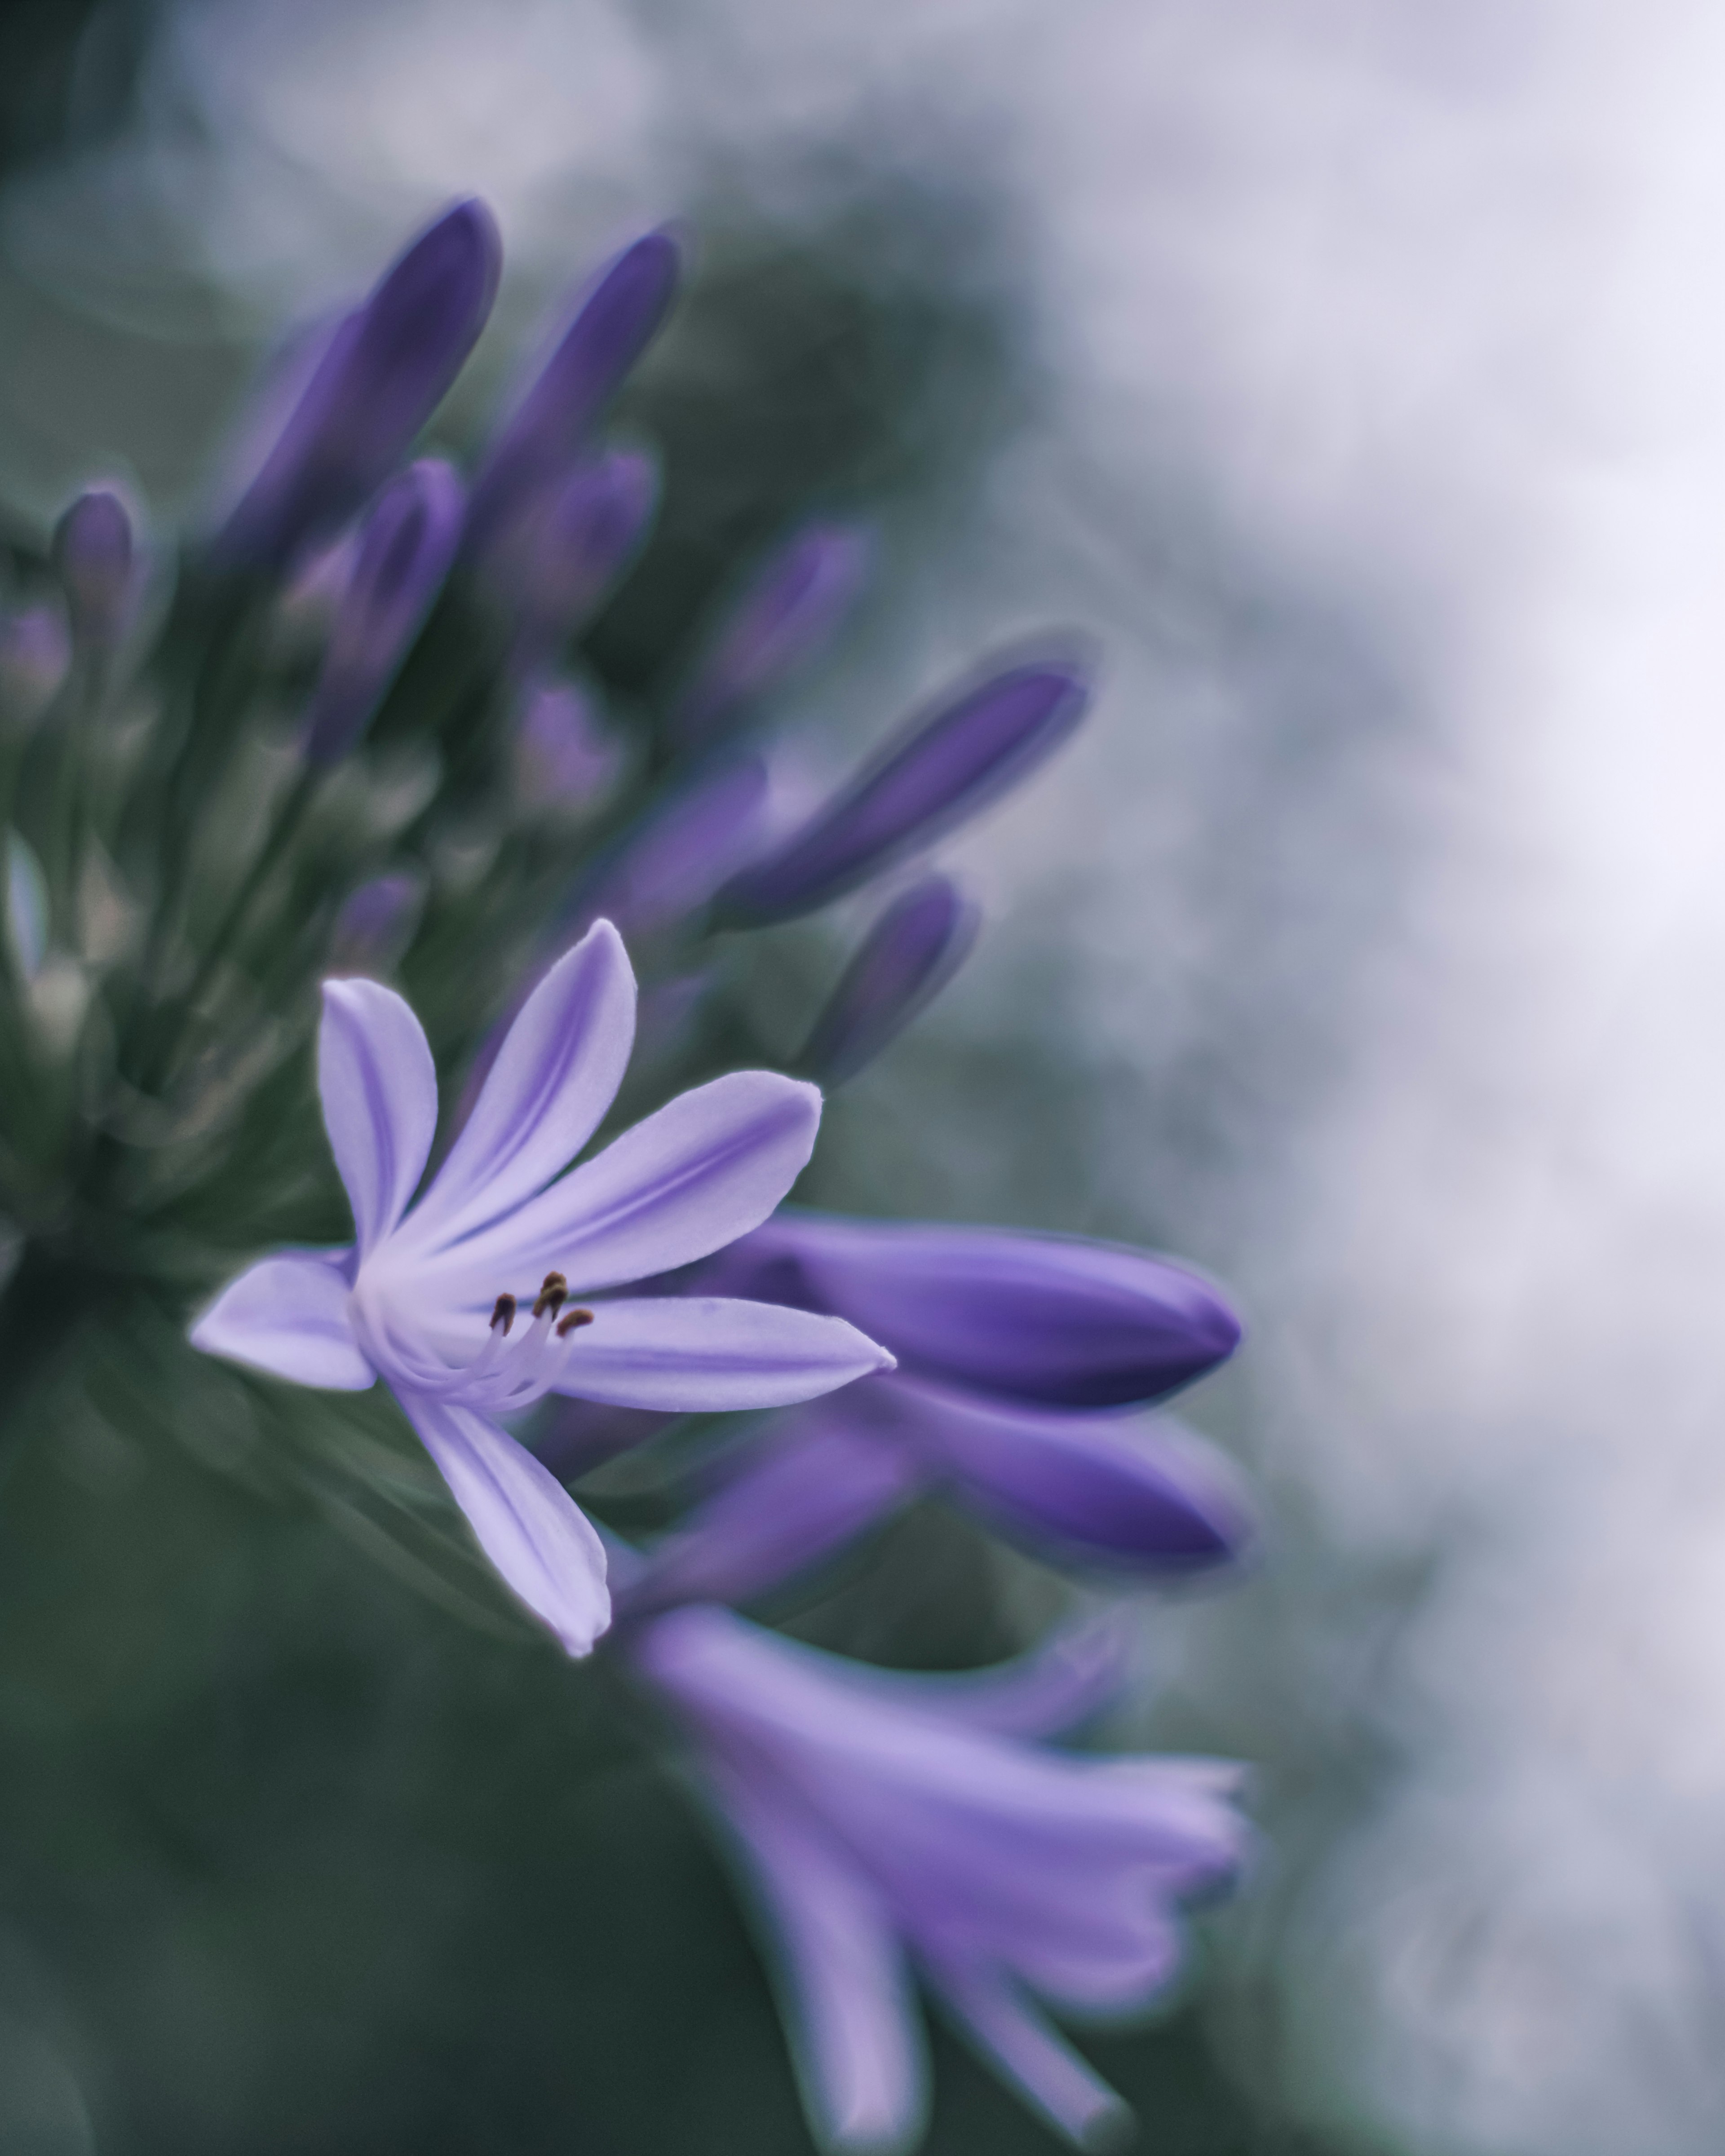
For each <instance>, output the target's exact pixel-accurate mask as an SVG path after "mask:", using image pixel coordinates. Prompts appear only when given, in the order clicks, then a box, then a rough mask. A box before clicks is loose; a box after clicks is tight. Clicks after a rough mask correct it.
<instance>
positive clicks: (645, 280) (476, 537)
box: [471, 232, 680, 547]
mask: <svg viewBox="0 0 1725 2156" xmlns="http://www.w3.org/2000/svg"><path fill="white" fill-rule="evenodd" d="M679 269H680V260H679V256H678V252H677V244H676V242H675V240H674V239H672V238H671V237H670V234H669V233H665V232H649V234H647V236H646V237H645V239H638V240H636V241H635V243H634V245H633V246H632V247H626V248H625V249H624V251H623V252H622V254H619V255H617V256H616V257H615V258H614V259H613V260H612V261H610V262H608V263H607V264H606V265H605V266H604V268H603V269H602V270H600V272H599V273H598V276H597V277H596V278H595V279H594V280H593V282H592V284H591V285H589V286H588V289H587V290H586V292H585V293H584V294H583V296H582V298H581V300H579V302H578V305H577V307H576V311H575V316H574V319H573V321H572V322H571V323H570V325H569V327H568V328H567V331H565V332H564V334H563V336H562V339H561V341H559V342H558V344H557V348H556V350H555V351H554V352H552V356H551V357H550V359H549V360H548V361H547V362H546V364H545V366H544V367H543V368H542V370H541V372H540V373H539V375H538V376H537V377H536V380H535V381H534V382H532V383H531V386H530V388H528V390H527V392H526V395H525V396H523V397H522V398H521V401H520V403H518V404H517V405H516V408H515V409H514V411H513V412H512V413H511V414H510V416H509V418H507V419H506V421H505V422H504V423H503V425H502V427H501V429H499V431H498V434H497V436H496V439H495V441H494V442H493V443H492V444H491V447H490V452H489V454H487V456H486V457H485V462H484V463H483V464H482V465H481V466H480V472H479V475H478V477H477V479H476V480H475V482H474V490H473V521H472V527H471V531H472V539H473V542H474V544H475V546H476V547H482V546H484V545H485V543H486V542H487V541H488V540H489V539H490V536H491V535H492V534H493V533H494V532H495V531H499V530H501V528H502V527H503V526H506V525H507V524H509V523H511V522H512V521H514V519H515V517H516V516H517V515H518V514H519V513H520V512H521V509H522V508H523V506H525V504H526V501H527V500H529V498H530V497H531V495H534V494H536V492H537V491H538V490H539V489H540V488H541V487H542V485H544V484H545V482H546V480H547V476H548V475H552V474H554V473H557V472H559V471H561V470H563V469H564V468H565V467H566V466H567V465H569V464H570V463H571V462H572V460H573V459H574V458H575V456H576V455H577V454H578V452H579V450H580V449H581V447H582V444H583V442H585V440H586V439H587V438H588V434H589V433H590V432H591V430H592V428H593V422H594V421H595V420H596V419H597V418H598V416H599V413H601V412H602V411H603V408H604V407H605V405H606V403H608V401H609V399H610V398H611V396H612V394H613V393H614V391H615V390H616V388H618V386H619V383H620V382H622V380H623V378H624V376H625V375H626V374H627V373H628V372H629V369H630V368H631V367H633V366H634V363H635V362H636V361H637V360H638V359H639V357H640V356H641V354H642V352H644V350H645V349H646V346H647V345H648V343H649V341H650V339H651V338H652V336H653V334H654V332H655V331H656V330H657V329H658V327H659V326H660V323H661V322H662V321H664V319H665V312H666V310H667V309H668V308H669V307H670V302H671V297H672V295H673V294H674V293H675V290H676V285H677V276H678V272H679Z"/></svg>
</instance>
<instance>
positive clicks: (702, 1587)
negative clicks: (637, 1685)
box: [620, 1408, 918, 1616]
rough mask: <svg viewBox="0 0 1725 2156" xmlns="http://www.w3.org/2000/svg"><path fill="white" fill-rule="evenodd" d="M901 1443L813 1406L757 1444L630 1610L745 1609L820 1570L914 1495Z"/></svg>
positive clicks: (676, 1539) (694, 1518) (680, 1536)
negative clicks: (731, 1605)
mask: <svg viewBox="0 0 1725 2156" xmlns="http://www.w3.org/2000/svg"><path fill="white" fill-rule="evenodd" d="M917 1479H918V1478H917V1473H916V1462H915V1460H913V1459H912V1458H911V1455H910V1454H909V1453H908V1452H907V1451H906V1450H905V1449H904V1448H903V1447H901V1446H897V1445H882V1444H880V1442H879V1441H878V1440H875V1438H874V1437H872V1436H871V1435H867V1434H866V1433H862V1432H858V1431H855V1430H849V1429H846V1428H845V1426H844V1424H843V1423H842V1420H839V1419H835V1418H834V1417H833V1416H832V1415H831V1414H829V1412H828V1411H827V1410H826V1409H821V1408H815V1409H811V1410H810V1412H809V1414H807V1415H798V1416H796V1417H794V1418H793V1419H792V1420H791V1424H790V1427H789V1428H786V1427H784V1426H783V1424H780V1425H778V1427H775V1428H774V1429H773V1431H772V1432H771V1434H770V1435H768V1437H767V1438H765V1439H764V1440H761V1441H760V1442H758V1443H757V1444H755V1445H751V1446H750V1447H749V1448H748V1450H747V1453H746V1455H745V1456H744V1459H743V1462H742V1467H741V1469H740V1470H739V1471H737V1473H735V1474H733V1475H732V1477H731V1479H730V1480H729V1481H727V1482H726V1484H725V1485H724V1486H723V1487H722V1488H721V1489H720V1490H719V1491H716V1493H715V1494H714V1495H713V1496H711V1497H709V1498H708V1499H707V1500H706V1502H705V1503H704V1504H703V1505H701V1506H700V1507H697V1508H696V1511H695V1512H692V1513H691V1515H690V1516H689V1517H688V1518H687V1519H685V1521H684V1522H682V1523H681V1525H680V1527H678V1528H677V1531H676V1532H675V1534H672V1535H670V1536H667V1537H666V1538H665V1541H664V1542H662V1543H660V1545H659V1547H658V1548H656V1549H655V1551H654V1552H653V1553H652V1554H651V1556H650V1557H649V1558H648V1560H647V1563H646V1566H645V1568H644V1571H643V1572H642V1573H640V1574H639V1577H638V1578H637V1579H636V1580H635V1581H634V1582H632V1583H631V1584H630V1586H629V1591H628V1593H627V1595H626V1596H624V1597H623V1598H620V1599H621V1602H622V1606H623V1607H624V1609H627V1610H628V1612H629V1614H630V1615H631V1616H634V1615H637V1614H641V1613H643V1612H644V1611H646V1610H649V1609H668V1608H670V1606H671V1604H674V1603H678V1602H696V1601H703V1602H742V1601H747V1599H749V1598H750V1597H751V1596H752V1595H756V1594H763V1593H764V1592H765V1591H766V1590H767V1589H769V1588H772V1587H777V1586H778V1584H779V1583H780V1582H781V1581H783V1580H786V1579H789V1578H793V1577H794V1576H795V1575H796V1574H797V1573H800V1572H804V1571H806V1570H807V1569H808V1568H809V1567H810V1566H811V1565H816V1564H819V1563H820V1562H821V1560H822V1559H823V1558H828V1557H830V1556H831V1555H832V1554H833V1553H834V1551H835V1550H838V1549H840V1548H843V1547H844V1545H845V1543H849V1542H851V1541H854V1540H855V1537H857V1536H858V1535H860V1534H862V1533H864V1532H865V1531H866V1530H867V1529H868V1528H870V1527H873V1526H874V1525H875V1523H876V1522H878V1521H880V1519H882V1518H884V1517H886V1514H887V1513H889V1512H896V1510H897V1509H898V1507H900V1506H901V1505H902V1504H903V1503H904V1502H905V1501H906V1499H907V1498H909V1497H910V1496H912V1495H913V1494H914V1492H915V1491H916V1484H917Z"/></svg>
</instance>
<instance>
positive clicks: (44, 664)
mask: <svg viewBox="0 0 1725 2156" xmlns="http://www.w3.org/2000/svg"><path fill="white" fill-rule="evenodd" d="M71 663H72V645H71V639H70V638H69V634H68V633H67V629H66V618H65V616H64V613H62V612H61V611H60V609H59V607H58V606H32V607H23V608H20V609H19V611H18V613H12V614H7V615H4V616H0V706H3V708H4V710H5V713H6V716H7V717H8V719H9V720H10V721H13V723H14V724H23V725H28V724H30V723H31V722H32V721H33V720H35V719H37V718H39V716H41V714H42V712H43V711H44V709H45V708H46V706H48V704H49V701H51V700H52V698H53V696H54V691H55V690H57V689H58V688H59V685H60V684H61V682H62V681H64V680H65V678H66V670H67V668H68V667H69V665H71Z"/></svg>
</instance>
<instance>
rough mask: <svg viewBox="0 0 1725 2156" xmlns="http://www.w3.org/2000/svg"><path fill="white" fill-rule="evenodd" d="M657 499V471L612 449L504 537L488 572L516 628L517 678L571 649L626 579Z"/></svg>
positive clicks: (491, 554)
mask: <svg viewBox="0 0 1725 2156" xmlns="http://www.w3.org/2000/svg"><path fill="white" fill-rule="evenodd" d="M658 496H659V470H658V466H657V465H655V462H654V460H653V459H652V458H651V457H649V456H643V455H642V454H639V452H638V451H635V450H630V449H614V450H612V451H610V452H609V453H608V454H606V455H604V456H601V457H594V458H593V459H589V460H588V461H587V462H585V463H583V464H579V465H576V466H575V468H574V470H572V471H571V472H570V473H568V474H567V476H566V477H565V478H564V479H562V480H561V481H560V482H559V483H558V485H557V487H556V488H555V489H554V490H551V491H549V492H548V493H547V495H545V497H544V499H543V500H542V501H541V502H539V503H538V504H537V505H536V507H535V509H534V511H533V512H532V513H531V514H530V515H527V516H523V517H522V518H521V519H520V520H519V521H517V522H516V523H514V524H512V525H511V526H508V527H507V529H506V530H505V531H502V532H501V533H500V534H499V536H498V537H497V538H496V540H495V542H494V543H493V544H492V546H491V547H489V548H488V549H487V552H486V555H485V562H484V572H485V578H486V581H487V583H489V584H490V587H491V588H492V590H493V591H494V592H495V593H496V594H497V595H498V596H499V597H500V598H501V599H502V600H503V601H504V602H505V603H506V605H507V607H508V609H509V612H510V613H511V616H512V617H513V619H514V624H515V651H514V664H515V665H516V669H517V670H526V669H529V668H531V667H533V666H537V665H542V664H543V663H544V662H545V661H546V660H547V659H549V658H551V657H552V656H553V655H554V654H556V652H557V650H558V649H559V648H560V647H561V646H562V644H566V643H567V641H568V639H570V637H572V635H573V634H575V632H576V630H577V629H579V628H580V627H581V625H582V624H583V622H584V621H586V619H588V615H590V614H591V613H593V609H594V608H596V607H597V606H598V603H599V602H600V600H601V599H603V598H604V596H605V594H606V593H607V592H608V591H609V589H610V588H611V586H612V585H613V584H614V583H615V582H616V580H617V578H618V577H619V576H620V575H621V574H622V572H623V571H624V568H625V567H627V566H628V564H629V561H630V559H631V558H632V557H633V556H634V552H635V550H636V549H637V547H639V545H640V543H641V540H642V538H643V536H644V534H645V532H646V530H647V526H648V524H649V521H651V518H652V515H653V510H654V506H655V502H656V501H657V500H658Z"/></svg>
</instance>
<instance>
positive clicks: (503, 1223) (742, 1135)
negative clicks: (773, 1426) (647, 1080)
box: [439, 1070, 820, 1404]
mask: <svg viewBox="0 0 1725 2156" xmlns="http://www.w3.org/2000/svg"><path fill="white" fill-rule="evenodd" d="M819 1125H820V1095H819V1092H818V1091H816V1090H815V1088H814V1086H805V1085H802V1084H799V1083H798V1081H796V1080H794V1079H791V1078H781V1077H780V1076H779V1075H778V1074H777V1073H776V1072H774V1071H770V1070H736V1071H732V1073H731V1074H730V1075H729V1076H728V1077H724V1078H716V1079H714V1080H713V1081H712V1082H711V1085H706V1086H696V1088H695V1089H694V1090H693V1091H691V1092H687V1093H681V1094H679V1095H678V1096H677V1097H676V1099H675V1100H674V1101H668V1102H667V1103H666V1105H665V1106H664V1107H662V1108H661V1109H660V1111H659V1112H658V1113H657V1114H656V1115H652V1116H648V1117H647V1119H646V1121H645V1122H640V1123H637V1124H636V1125H635V1127H634V1129H633V1130H631V1131H625V1132H624V1134H623V1136H622V1137H620V1138H617V1139H615V1140H614V1142H612V1143H611V1144H610V1145H608V1146H607V1147H606V1148H605V1150H604V1151H603V1152H602V1153H600V1154H599V1155H598V1157H597V1158H595V1159H593V1160H589V1161H584V1162H583V1163H582V1165H581V1166H580V1167H579V1168H576V1169H574V1170H573V1171H572V1173H570V1174H568V1175H566V1176H565V1177H563V1178H562V1181H561V1182H559V1183H553V1184H552V1187H551V1188H550V1189H549V1190H547V1191H544V1192H542V1193H541V1194H540V1195H539V1196H538V1197H537V1198H535V1199H531V1200H530V1201H529V1202H528V1204H526V1205H524V1206H522V1207H521V1209H520V1210H519V1211H518V1212H516V1214H513V1215H512V1216H511V1218H509V1219H504V1220H499V1221H497V1222H496V1223H495V1225H493V1226H492V1227H490V1228H488V1229H485V1230H484V1231H483V1232H482V1233H481V1234H480V1235H475V1236H473V1237H471V1238H470V1239H469V1240H466V1241H465V1242H464V1243H463V1244H462V1245H461V1246H460V1249H459V1252H455V1253H452V1254H451V1255H450V1256H449V1258H448V1259H446V1260H444V1261H443V1264H442V1265H441V1266H440V1268H439V1270H441V1271H442V1272H443V1273H444V1295H443V1299H444V1300H445V1301H449V1300H451V1299H459V1301H461V1302H462V1304H463V1305H464V1306H467V1307H470V1308H473V1309H478V1308H480V1307H481V1306H484V1307H485V1308H487V1309H489V1308H490V1303H491V1301H492V1299H493V1298H494V1297H495V1296H496V1295H497V1293H498V1292H499V1291H500V1290H501V1289H502V1288H503V1287H505V1286H508V1285H510V1284H511V1283H512V1282H516V1281H520V1282H522V1283H524V1284H526V1286H536V1285H537V1283H538V1281H540V1279H541V1278H542V1276H544V1274H546V1273H547V1272H548V1271H550V1270H552V1269H553V1268H555V1269H556V1270H558V1271H560V1272H562V1273H564V1274H566V1275H567V1278H568V1281H569V1286H570V1290H571V1291H572V1293H574V1294H576V1295H587V1294H591V1293H593V1291H595V1290H597V1289H598V1288H602V1287H610V1286H614V1285H616V1284H617V1283H619V1282H620V1281H635V1280H643V1279H644V1278H646V1276H648V1275H649V1274H650V1273H660V1272H670V1271H672V1270H675V1268H676V1267H677V1266H679V1265H688V1264H690V1263H691V1262H692V1261H693V1260H695V1259H696V1258H700V1257H705V1256H706V1255H708V1253H709V1252H711V1251H713V1250H717V1249H718V1248H719V1247H720V1245H721V1244H725V1243H728V1242H730V1241H731V1240H732V1239H733V1237H735V1236H737V1235H742V1234H743V1233H744V1232H745V1231H746V1230H747V1229H750V1228H753V1227H757V1226H758V1225H759V1224H760V1223H761V1222H762V1220H764V1219H766V1217H767V1215H768V1214H769V1213H770V1212H771V1211H772V1210H773V1207H774V1206H775V1205H776V1204H778V1201H779V1199H781V1198H783V1195H784V1193H785V1192H786V1191H787V1190H788V1189H789V1188H790V1186H791V1185H792V1183H794V1182H795V1181H796V1179H797V1177H798V1175H799V1174H800V1173H802V1170H803V1167H804V1166H805V1165H806V1164H807V1162H808V1159H809V1154H810V1153H811V1152H813V1151H814V1136H815V1132H816V1131H817V1130H818V1129H819ZM816 1389H817V1390H818V1389H819V1388H816ZM601 1397H602V1396H601ZM784 1397H785V1398H786V1399H793V1398H798V1397H806V1396H804V1395H798V1394H785V1395H784ZM644 1404H646V1403H644Z"/></svg>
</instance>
